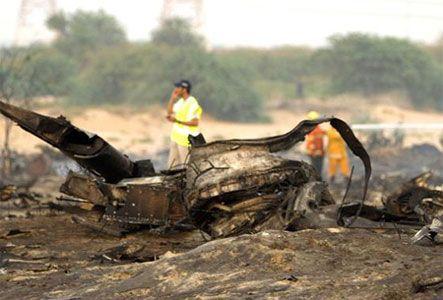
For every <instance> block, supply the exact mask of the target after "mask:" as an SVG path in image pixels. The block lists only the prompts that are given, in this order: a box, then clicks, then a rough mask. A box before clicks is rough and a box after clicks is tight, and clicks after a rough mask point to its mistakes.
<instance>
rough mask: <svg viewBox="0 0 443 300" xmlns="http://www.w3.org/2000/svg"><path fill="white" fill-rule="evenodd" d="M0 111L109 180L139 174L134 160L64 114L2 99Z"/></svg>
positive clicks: (112, 181)
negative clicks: (41, 111) (50, 113)
mask: <svg viewBox="0 0 443 300" xmlns="http://www.w3.org/2000/svg"><path fill="white" fill-rule="evenodd" d="M0 113H2V114H3V115H4V116H6V117H8V118H9V119H11V120H12V121H14V122H15V123H17V124H18V125H19V126H20V127H21V128H23V129H24V130H26V131H28V132H29V133H31V134H33V135H35V136H36V137H38V138H40V139H42V140H44V141H45V142H47V143H48V144H50V145H52V146H54V147H56V148H57V149H59V150H60V151H62V152H63V153H64V154H65V155H66V156H68V157H70V158H72V159H73V160H75V161H76V162H77V163H78V164H80V165H81V166H83V167H84V168H86V169H88V170H89V171H91V172H93V173H95V174H97V175H99V176H101V177H103V178H104V179H105V180H106V181H107V182H109V183H117V182H118V181H120V180H122V179H124V178H131V177H136V176H138V174H137V168H136V167H135V164H134V162H132V161H131V160H130V159H129V158H128V157H127V156H125V155H123V154H122V153H120V152H119V151H118V150H116V149H115V148H114V147H112V146H111V145H110V144H108V143H107V142H106V141H105V140H103V139H102V138H101V137H99V136H98V135H95V134H90V133H88V132H85V131H83V130H81V129H79V128H77V127H75V126H73V125H72V124H71V123H70V122H69V121H67V120H66V118H65V117H63V116H60V117H58V118H52V117H48V116H44V115H41V114H38V113H35V112H32V111H29V110H25V109H22V108H20V107H17V106H14V105H11V104H7V103H5V102H2V101H0Z"/></svg>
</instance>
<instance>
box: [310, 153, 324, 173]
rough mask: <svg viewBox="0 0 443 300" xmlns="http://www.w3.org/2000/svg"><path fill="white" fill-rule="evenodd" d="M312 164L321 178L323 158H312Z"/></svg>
mask: <svg viewBox="0 0 443 300" xmlns="http://www.w3.org/2000/svg"><path fill="white" fill-rule="evenodd" d="M311 164H312V166H313V167H314V169H315V170H316V171H317V172H318V174H319V175H320V176H321V174H322V172H323V156H311Z"/></svg>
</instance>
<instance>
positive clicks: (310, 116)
mask: <svg viewBox="0 0 443 300" xmlns="http://www.w3.org/2000/svg"><path fill="white" fill-rule="evenodd" d="M318 118H320V114H319V113H318V112H316V111H310V112H309V113H308V119H309V120H311V121H313V120H317V119H318Z"/></svg>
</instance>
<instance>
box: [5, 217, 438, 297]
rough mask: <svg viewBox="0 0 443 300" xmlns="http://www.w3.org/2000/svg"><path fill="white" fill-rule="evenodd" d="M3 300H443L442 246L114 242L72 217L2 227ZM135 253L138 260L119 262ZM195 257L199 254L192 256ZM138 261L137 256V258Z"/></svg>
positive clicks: (290, 240) (271, 239)
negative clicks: (122, 251) (115, 255)
mask: <svg viewBox="0 0 443 300" xmlns="http://www.w3.org/2000/svg"><path fill="white" fill-rule="evenodd" d="M0 224H1V228H2V231H3V232H10V230H13V229H20V230H21V231H22V233H17V234H15V235H10V236H5V235H3V237H2V238H1V239H0V249H1V259H2V266H1V267H0V271H1V273H0V287H1V290H2V293H1V295H0V298H1V299H92V298H96V299H123V298H124V299H140V298H143V299H154V298H156V299H159V298H161V299H177V298H180V299H183V298H186V299H191V298H196V297H197V298H200V299H209V298H217V299H219V298H230V299H232V298H249V299H252V298H254V299H256V298H263V297H266V298H269V297H271V298H283V299H293V298H314V299H319V298H323V299H325V298H328V299H343V298H347V299H439V297H443V267H442V266H443V254H442V253H443V245H440V246H436V247H421V246H412V245H410V244H409V242H408V238H407V236H405V235H403V236H401V237H400V238H399V236H398V235H397V234H396V233H395V234H387V233H383V232H374V231H369V230H361V229H318V230H304V231H300V232H296V233H290V232H281V231H267V232H261V233H258V234H254V235H242V236H239V237H234V238H227V239H220V240H215V241H211V242H208V243H204V240H203V239H202V238H201V236H200V234H199V233H198V232H189V233H185V234H168V235H160V234H152V233H147V232H144V233H138V234H134V235H130V236H128V237H126V238H112V237H106V236H103V235H100V234H97V233H92V232H91V231H89V230H87V229H85V228H82V227H80V226H78V225H76V224H72V222H70V220H69V216H68V215H63V216H56V217H36V218H33V219H20V220H12V221H1V222H0ZM119 245H120V246H121V245H129V246H130V248H131V249H140V248H141V249H143V250H141V251H144V253H143V254H141V252H140V251H138V252H137V250H134V251H133V253H136V255H138V257H139V258H140V261H139V262H132V261H130V260H129V258H128V257H130V255H127V256H126V259H128V260H127V261H125V256H120V260H118V261H117V260H116V261H112V260H110V259H108V257H109V258H112V254H106V253H111V252H112V250H111V251H109V249H114V248H115V247H116V246H119ZM191 249H192V250H191ZM129 252H130V251H129Z"/></svg>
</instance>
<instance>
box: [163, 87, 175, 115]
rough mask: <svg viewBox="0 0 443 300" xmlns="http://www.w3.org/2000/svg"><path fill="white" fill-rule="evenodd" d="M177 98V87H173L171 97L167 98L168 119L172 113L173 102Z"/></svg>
mask: <svg viewBox="0 0 443 300" xmlns="http://www.w3.org/2000/svg"><path fill="white" fill-rule="evenodd" d="M177 100H178V90H177V88H175V89H174V90H173V91H172V93H171V97H170V98H169V102H168V106H167V109H166V112H167V118H168V119H169V117H170V116H172V115H173V114H174V111H173V107H174V103H175V102H176V101H177Z"/></svg>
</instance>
